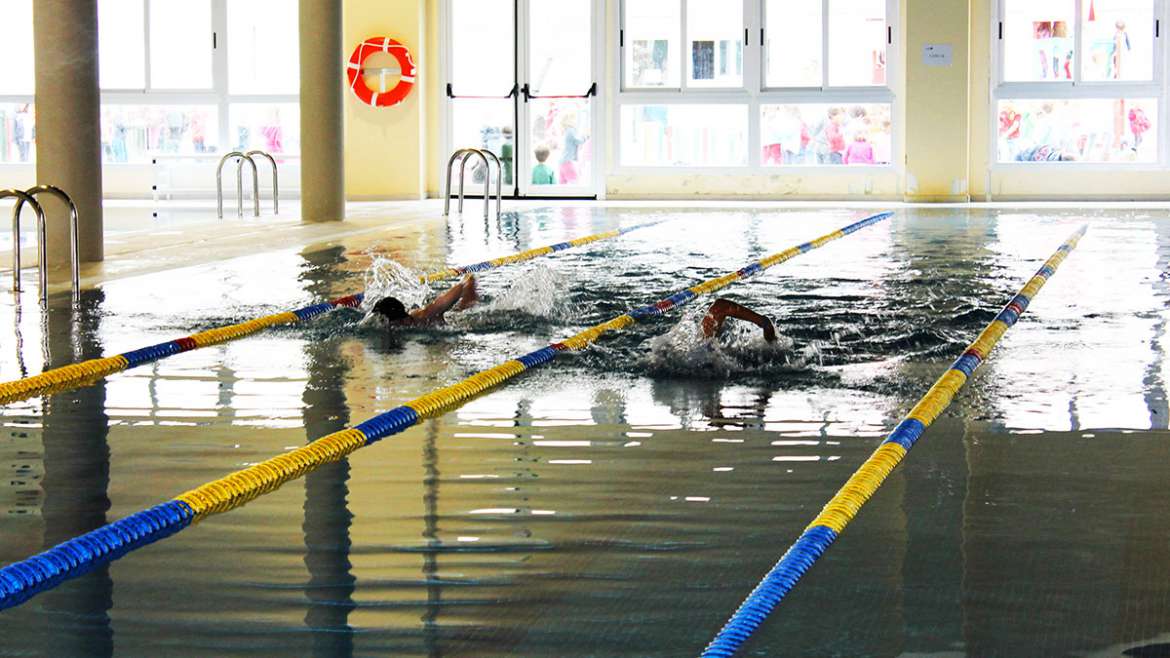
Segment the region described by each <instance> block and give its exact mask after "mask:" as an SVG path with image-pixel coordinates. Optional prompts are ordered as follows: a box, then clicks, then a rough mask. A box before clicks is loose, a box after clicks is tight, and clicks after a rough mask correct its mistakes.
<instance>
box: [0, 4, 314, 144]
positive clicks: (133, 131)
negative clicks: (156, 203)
mask: <svg viewBox="0 0 1170 658" xmlns="http://www.w3.org/2000/svg"><path fill="white" fill-rule="evenodd" d="M9 5H11V6H9ZM5 16H6V18H8V19H10V23H11V24H12V25H13V26H21V27H20V29H13V30H10V32H11V34H10V35H9V37H10V38H5V39H4V40H2V41H0V61H3V62H4V74H3V75H0V162H9V163H21V162H31V161H32V160H33V159H35V154H36V142H35V138H36V127H35V121H34V112H33V105H32V103H33V100H34V96H33V94H34V76H33V70H34V68H33V44H32V29H31V27H32V0H5ZM297 16H298V10H297V0H224V1H222V2H219V1H215V0H184V1H183V2H175V1H174V0H98V30H99V32H98V51H99V52H98V67H99V80H100V84H101V87H102V112H101V122H102V123H101V130H102V132H101V134H102V153H103V158H104V160H105V162H107V163H111V164H122V163H148V162H150V161H151V159H152V157H153V156H154V155H158V154H163V155H176V154H178V155H190V156H192V157H208V158H214V157H215V154H216V153H222V152H225V151H226V150H231V149H237V148H240V149H263V150H266V151H269V152H272V153H284V154H296V153H299V151H300V142H299V134H300V114H299V113H300V108H299V105H298V96H299V93H300V89H299V79H300V75H299V70H300V68H299V67H300V65H299V51H298V28H297Z"/></svg>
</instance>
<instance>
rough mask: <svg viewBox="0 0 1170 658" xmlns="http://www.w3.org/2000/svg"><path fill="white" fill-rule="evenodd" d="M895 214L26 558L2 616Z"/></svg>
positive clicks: (0, 604) (8, 584)
mask: <svg viewBox="0 0 1170 658" xmlns="http://www.w3.org/2000/svg"><path fill="white" fill-rule="evenodd" d="M892 216H893V213H882V214H880V215H875V216H873V217H869V218H866V219H864V220H862V221H860V222H857V223H855V224H851V225H849V226H847V227H845V228H843V229H841V230H838V231H834V232H833V233H830V234H828V235H826V236H824V237H821V238H818V239H816V240H813V241H812V242H806V243H805V244H802V245H800V246H798V247H793V248H791V249H788V250H785V251H782V252H779V253H776V254H773V255H771V256H768V257H766V258H764V259H762V260H760V261H757V262H755V263H752V264H751V265H749V266H747V267H745V268H743V269H741V270H738V271H736V272H732V273H730V274H727V275H725V276H721V277H719V278H717V279H711V280H709V281H705V282H703V283H700V284H699V285H696V286H693V287H691V288H688V289H686V290H683V291H681V292H679V293H677V294H674V295H672V296H670V297H667V298H666V299H663V300H662V301H660V302H658V303H656V304H651V305H648V306H644V307H642V308H639V309H636V310H633V311H631V312H629V313H626V314H624V315H619V316H618V317H616V318H613V319H612V320H609V321H608V322H603V323H602V324H599V325H596V326H594V327H591V328H589V329H586V330H585V331H582V332H581V333H579V334H577V335H575V336H573V337H571V338H568V339H566V340H564V341H562V342H560V343H554V344H552V345H549V346H548V347H545V348H543V349H540V350H537V351H535V352H532V353H531V354H526V355H524V356H522V357H519V358H517V359H513V360H511V361H507V362H505V363H502V364H500V365H498V366H496V367H494V368H491V369H489V370H485V371H483V372H480V373H478V374H476V375H472V376H471V377H468V378H467V379H464V380H463V381H461V382H459V383H457V384H453V385H451V386H447V387H444V388H441V389H438V390H436V391H434V392H432V393H428V394H426V395H424V396H422V397H419V398H416V399H414V400H411V401H410V402H407V403H406V404H404V405H402V406H400V407H397V408H394V409H391V410H390V411H387V412H386V413H383V414H381V415H379V416H375V417H374V418H372V419H370V420H367V421H366V422H364V423H362V424H360V425H357V426H355V427H352V428H349V429H346V430H342V431H340V432H336V433H334V434H330V435H328V436H324V437H322V438H320V439H317V440H316V441H313V442H312V443H310V444H308V445H306V446H303V447H301V448H298V449H296V450H293V451H290V452H287V453H285V454H283V455H280V456H278V457H273V458H272V459H269V460H267V461H264V462H261V463H259V464H256V465H254V466H250V467H248V468H246V469H244V470H241V471H237V472H235V473H232V474H231V475H228V476H227V477H224V478H221V479H219V480H216V481H214V482H209V483H207V484H204V485H203V486H200V487H197V488H195V489H192V490H190V491H188V492H186V493H184V494H182V495H180V496H178V497H176V498H174V499H172V500H170V501H168V502H166V503H163V504H161V505H158V506H156V507H152V508H150V509H148V510H144V511H141V512H138V513H136V514H133V515H131V516H128V517H126V518H124V519H121V520H118V521H115V522H113V523H110V524H108V525H105V526H103V527H101V528H98V529H96V530H93V531H90V532H87V533H85V534H84V535H81V536H79V537H76V538H74V539H71V540H69V541H66V542H64V543H62V544H59V545H57V546H55V547H53V548H50V549H49V550H47V551H45V552H43V553H40V554H38V555H34V556H32V557H30V558H28V559H26V560H22V561H20V562H16V563H14V564H10V565H8V566H6V567H3V568H0V610H3V609H5V608H11V607H13V606H16V605H19V604H21V603H23V602H24V601H26V600H28V599H29V598H31V597H33V596H35V595H36V594H38V593H40V592H43V591H46V590H49V589H52V588H54V587H56V586H57V585H59V584H60V583H62V582H64V581H65V580H69V579H72V578H76V577H77V576H80V575H82V574H84V573H86V572H88V571H90V570H92V569H94V568H95V567H97V566H99V565H101V564H105V563H108V562H111V561H113V560H116V559H118V558H120V557H122V556H123V555H125V554H127V553H129V552H131V551H133V550H135V549H137V548H140V547H142V546H146V545H148V544H152V543H154V542H156V541H158V540H160V539H163V538H165V537H169V536H170V535H173V534H175V533H176V532H179V531H180V530H182V529H184V528H186V527H188V526H190V525H191V524H193V523H195V522H198V521H201V520H203V519H205V518H207V517H209V516H211V515H213V514H222V513H224V512H227V511H230V510H233V509H236V508H238V507H241V506H243V505H245V504H247V503H248V502H250V501H252V500H255V499H256V498H258V497H260V496H263V495H264V494H267V493H270V492H272V491H275V490H276V489H278V488H280V486H281V485H283V484H284V483H286V482H289V481H291V480H295V479H297V478H300V477H301V476H303V475H305V474H306V473H309V472H310V471H313V470H315V469H317V468H319V467H321V466H323V465H325V464H330V463H333V462H337V461H340V460H342V459H344V458H345V457H346V456H348V455H350V454H351V453H353V452H355V451H357V450H359V449H361V448H364V447H366V446H369V445H373V444H374V443H377V442H378V441H381V440H382V439H385V438H386V437H389V436H392V435H395V434H398V433H400V432H402V431H404V430H406V429H407V428H408V427H411V426H413V425H416V424H417V423H419V422H421V421H422V420H424V419H426V418H431V417H434V416H438V415H440V414H442V413H444V412H446V411H447V410H449V409H452V408H454V407H456V406H458V405H460V404H462V403H463V402H464V401H466V400H468V399H470V398H472V397H474V396H476V395H479V394H481V393H483V392H485V391H487V390H489V389H492V388H495V387H496V386H499V385H500V384H502V383H504V382H505V381H507V380H509V379H512V378H513V377H515V376H517V375H519V374H520V373H522V372H525V371H526V370H531V369H533V368H537V367H539V366H542V365H544V364H547V363H549V362H550V361H552V360H553V359H555V358H556V357H557V356H558V355H560V354H563V353H565V352H569V351H577V350H583V349H585V348H586V347H588V346H589V345H591V344H592V343H594V342H595V341H596V340H597V339H598V338H600V337H601V336H602V335H604V334H606V333H608V332H611V331H620V330H622V329H625V328H626V327H629V326H630V325H633V324H634V323H636V322H638V321H639V320H643V319H648V318H653V317H656V316H660V315H662V314H663V313H664V312H666V311H668V310H670V309H672V308H675V307H677V306H681V305H683V304H686V303H688V302H690V301H692V300H694V299H695V298H696V297H698V296H700V295H704V294H708V293H711V292H714V291H716V290H719V289H720V288H723V287H726V286H728V285H730V284H731V283H733V282H735V281H738V280H740V279H743V278H747V277H750V276H754V275H756V274H759V273H760V272H763V271H764V270H766V269H768V268H769V267H772V266H774V265H778V264H780V263H783V262H785V261H787V260H790V259H792V258H795V257H796V256H799V255H801V254H803V253H806V252H808V251H811V250H813V249H816V248H818V247H821V246H823V245H825V244H827V243H829V242H831V241H833V240H837V239H840V238H843V237H845V236H846V235H849V234H850V233H853V232H855V231H859V230H861V229H863V228H865V227H867V226H871V225H873V224H876V223H878V222H880V221H883V220H885V219H889V218H890V217H892Z"/></svg>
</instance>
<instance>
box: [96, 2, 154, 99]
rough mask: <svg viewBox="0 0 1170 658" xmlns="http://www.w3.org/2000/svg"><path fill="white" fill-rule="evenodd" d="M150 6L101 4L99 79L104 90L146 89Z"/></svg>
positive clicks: (99, 20) (128, 3)
mask: <svg viewBox="0 0 1170 658" xmlns="http://www.w3.org/2000/svg"><path fill="white" fill-rule="evenodd" d="M145 30H146V5H145V3H143V2H142V0H101V2H99V3H98V69H99V70H98V79H99V81H100V83H101V87H102V89H146V38H145Z"/></svg>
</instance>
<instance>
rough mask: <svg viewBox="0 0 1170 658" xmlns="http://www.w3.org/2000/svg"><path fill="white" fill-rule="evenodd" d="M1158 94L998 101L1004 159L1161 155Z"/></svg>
mask: <svg viewBox="0 0 1170 658" xmlns="http://www.w3.org/2000/svg"><path fill="white" fill-rule="evenodd" d="M1157 117H1158V100H1157V99H1156V98H1140V99H1130V98H1116V99H1111V98H1075V99H1067V98H1065V99H1040V100H1037V99H1014V100H1001V101H999V108H998V121H999V128H998V136H999V137H998V139H999V146H998V149H997V150H998V156H999V161H1000V162H1091V163H1105V162H1141V163H1156V162H1157V161H1158V131H1157V129H1156V126H1155V123H1154V122H1155V120H1156V119H1157Z"/></svg>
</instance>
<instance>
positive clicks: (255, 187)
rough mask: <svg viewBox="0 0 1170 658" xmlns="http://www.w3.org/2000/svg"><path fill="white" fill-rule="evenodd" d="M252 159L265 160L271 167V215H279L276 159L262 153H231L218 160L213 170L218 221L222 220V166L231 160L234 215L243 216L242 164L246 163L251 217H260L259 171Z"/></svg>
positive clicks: (278, 175) (278, 178) (278, 183)
mask: <svg viewBox="0 0 1170 658" xmlns="http://www.w3.org/2000/svg"><path fill="white" fill-rule="evenodd" d="M254 157H261V158H265V159H267V160H268V163H269V164H271V165H272V214H274V215H279V214H280V174H279V172H278V171H277V168H276V158H273V157H272V155H270V154H268V153H265V152H264V151H248V152H247V153H244V152H243V151H232V152H231V153H228V154H227V155H225V156H223V157H222V158H220V160H219V166H218V167H216V169H215V196H216V204H217V205H216V209H217V211H218V213H219V218H220V219H223V166H224V165H225V164H227V162H228V160H231V159H232V158H236V214H237V216H239V217H243V216H244V163H245V162H247V163H248V165H249V166H250V167H252V216H254V217H259V216H260V171H259V169H257V168H256V160H255V159H254Z"/></svg>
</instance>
